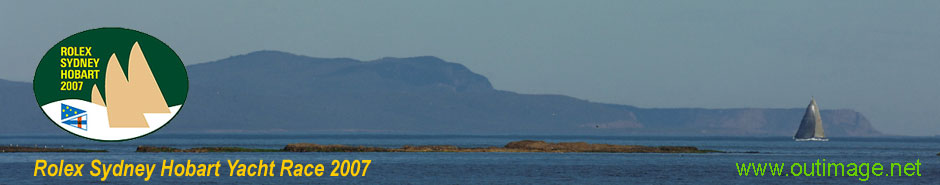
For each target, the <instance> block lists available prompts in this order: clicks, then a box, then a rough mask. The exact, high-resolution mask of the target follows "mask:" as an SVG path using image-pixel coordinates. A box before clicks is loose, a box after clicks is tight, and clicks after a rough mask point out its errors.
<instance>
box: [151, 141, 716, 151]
mask: <svg viewBox="0 0 940 185" xmlns="http://www.w3.org/2000/svg"><path fill="white" fill-rule="evenodd" d="M137 152H197V153H199V152H558V153H563V152H596V153H710V152H721V151H715V150H699V149H698V148H696V147H691V146H639V145H612V144H590V143H585V142H569V143H565V142H561V143H548V142H545V141H534V140H522V141H513V142H509V143H508V144H506V145H505V146H503V147H495V146H494V147H482V148H461V147H457V146H454V145H421V146H412V145H405V146H402V147H401V148H384V147H371V146H346V145H321V144H314V143H293V144H288V145H286V146H284V148H283V149H280V150H276V149H252V148H239V147H201V148H190V149H178V148H170V147H156V146H138V147H137Z"/></svg>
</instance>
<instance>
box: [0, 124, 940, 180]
mask: <svg viewBox="0 0 940 185" xmlns="http://www.w3.org/2000/svg"><path fill="white" fill-rule="evenodd" d="M523 139H531V140H545V141H549V142H576V141H584V142H588V143H607V144H626V145H649V146H667V145H669V146H695V147H698V148H700V149H711V150H720V151H725V152H729V153H706V154H655V153H647V154H641V153H632V154H621V153H449V152H430V153H320V152H311V153H292V152H267V153H249V152H241V153H239V152H235V153H137V152H134V151H135V150H136V147H137V146H138V145H151V146H168V147H175V148H192V147H217V146H234V147H245V148H265V149H280V148H283V147H284V145H286V144H288V143H298V142H309V143H318V144H343V145H352V146H357V145H363V146H376V147H401V146H403V145H457V146H459V147H491V146H503V145H505V144H506V143H508V142H510V141H517V140H523ZM830 139H831V140H830V141H829V142H795V141H793V140H792V139H791V138H788V137H622V136H474V135H307V134H261V135H258V134H198V135H197V134H158V135H150V136H146V137H142V138H139V139H136V140H132V141H127V142H95V141H89V140H85V139H81V138H78V137H75V136H70V135H69V136H64V135H3V136H0V144H3V145H11V144H12V145H18V146H37V147H65V148H82V149H103V150H108V151H109V152H107V153H0V184H76V183H79V184H97V183H118V184H139V183H143V182H144V181H143V178H141V177H114V176H111V177H108V178H107V180H106V181H105V182H102V181H101V180H100V177H92V176H90V175H89V174H88V171H90V170H91V169H89V168H90V167H89V166H88V165H87V163H90V162H91V161H92V160H95V159H98V160H100V161H102V162H104V163H119V162H120V160H125V162H126V163H138V164H139V163H151V164H157V170H159V168H160V165H161V163H162V161H163V160H175V161H176V162H180V161H183V162H185V161H187V160H192V161H193V163H215V162H216V161H221V163H222V167H221V169H220V174H221V175H222V176H221V177H214V176H210V177H171V176H163V177H161V176H159V172H154V173H155V174H154V176H153V177H151V179H150V180H149V182H148V183H155V184H179V183H186V184H287V183H291V184H320V183H322V184H335V183H343V184H406V183H407V184H755V183H761V184H764V183H769V184H817V183H819V184H859V183H874V184H936V183H938V182H940V156H936V154H937V152H940V138H938V137H889V138H838V137H834V138H830ZM755 152H756V153H755ZM38 159H43V160H47V161H50V163H57V162H58V161H59V160H65V161H67V162H71V163H85V164H86V167H85V169H83V171H85V172H83V173H84V174H83V175H84V177H41V176H40V177H35V176H33V173H34V171H33V170H34V166H35V161H36V160H38ZM229 159H231V160H233V161H234V160H241V161H242V162H243V163H244V162H254V163H257V162H258V161H259V160H264V161H265V163H267V162H269V161H275V163H278V164H277V165H278V166H280V161H281V160H284V159H290V160H293V161H294V162H295V163H305V164H306V163H320V164H324V165H327V169H326V174H329V173H330V171H331V170H332V169H331V167H330V166H329V164H330V162H331V161H332V160H372V163H371V164H370V166H369V168H368V171H367V173H366V174H365V176H358V177H351V176H347V177H329V176H326V175H325V176H322V177H279V176H275V177H228V173H229V170H228V166H227V164H226V160H229ZM822 159H825V160H826V162H840V163H844V164H848V163H859V164H861V163H882V164H883V165H885V173H887V172H888V171H887V170H888V168H889V167H890V165H889V164H890V163H901V164H902V165H903V164H905V163H909V162H910V163H913V162H915V161H916V160H920V163H921V165H920V173H921V176H910V177H909V176H874V175H871V174H870V175H869V176H870V177H869V178H867V179H866V181H865V182H862V181H861V180H859V178H860V177H847V176H837V177H831V176H830V177H816V176H814V177H806V176H800V177H794V176H770V175H769V172H768V174H765V175H764V176H754V175H753V173H751V174H750V175H749V176H741V175H739V171H738V168H737V166H736V164H740V163H751V162H753V163H768V162H769V163H786V164H787V165H788V166H787V167H788V168H789V165H790V164H792V163H807V164H810V165H811V163H814V162H816V161H817V160H822ZM277 171H278V170H277V169H276V170H275V173H277ZM783 172H784V173H790V169H784V171H783Z"/></svg>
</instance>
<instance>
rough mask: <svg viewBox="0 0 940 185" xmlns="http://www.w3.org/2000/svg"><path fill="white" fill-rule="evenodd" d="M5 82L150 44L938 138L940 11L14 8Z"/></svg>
mask: <svg viewBox="0 0 940 185" xmlns="http://www.w3.org/2000/svg"><path fill="white" fill-rule="evenodd" d="M5 4H6V5H5V6H0V23H2V25H4V26H3V29H0V49H2V52H0V53H2V54H3V58H4V59H3V60H0V65H2V66H3V67H0V78H2V79H10V80H16V81H31V79H32V74H33V71H34V70H35V66H36V64H37V63H38V61H39V60H40V58H41V55H42V54H43V53H44V52H45V51H46V50H48V49H49V47H51V46H52V45H53V44H55V43H56V42H58V41H59V40H60V39H62V38H65V37H67V36H69V35H71V34H73V33H76V32H79V31H83V30H87V29H93V28H98V27H115V26H116V27H126V28H131V29H136V30H140V31H143V32H147V33H149V34H151V35H154V36H156V37H157V38H159V39H161V40H163V41H164V42H166V43H167V44H169V45H170V46H171V47H173V48H174V49H175V50H176V52H177V53H179V55H180V57H181V58H182V59H183V61H184V62H185V63H187V64H195V63H201V62H207V61H213V60H218V59H221V58H224V57H228V56H232V55H238V54H244V53H248V52H251V51H257V50H281V51H286V52H291V53H296V54H301V55H308V56H315V57H349V58H355V59H360V60H372V59H377V58H381V57H386V56H392V57H408V56H423V55H432V56H437V57H440V58H443V59H445V60H448V61H451V62H458V63H461V64H464V65H466V66H467V67H469V68H470V69H472V70H474V71H475V72H477V73H480V74H483V75H485V76H487V77H489V78H490V80H491V81H492V82H493V84H494V86H496V88H498V89H503V90H510V91H517V92H522V93H537V94H565V95H570V96H574V97H578V98H583V99H588V100H591V101H596V102H608V103H618V104H629V105H635V106H640V107H704V108H734V107H772V108H795V107H799V108H802V107H805V106H806V104H807V103H808V102H809V98H810V96H815V97H816V99H817V100H818V103H819V106H820V107H822V108H823V109H839V108H848V109H855V110H858V111H860V112H862V113H863V114H864V115H866V116H867V117H868V119H869V120H871V121H872V123H873V125H874V126H875V128H877V129H879V130H881V131H883V132H887V133H889V134H903V135H938V134H940V121H938V120H940V83H938V79H940V73H937V72H936V71H937V70H938V69H940V13H937V12H938V10H940V1H893V2H886V1H855V0H853V1H848V0H846V1H771V2H765V1H743V0H742V1H721V0H719V1H544V0H536V1H393V2H390V1H329V2H324V1H276V2H275V1H149V2H126V1H89V2H85V1H81V2H72V1H66V2H58V1H15V2H7V3H5Z"/></svg>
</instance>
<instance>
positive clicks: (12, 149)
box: [0, 146, 108, 153]
mask: <svg viewBox="0 0 940 185" xmlns="http://www.w3.org/2000/svg"><path fill="white" fill-rule="evenodd" d="M6 152H108V151H107V150H87V149H72V148H48V147H42V148H40V147H25V146H0V153H6Z"/></svg>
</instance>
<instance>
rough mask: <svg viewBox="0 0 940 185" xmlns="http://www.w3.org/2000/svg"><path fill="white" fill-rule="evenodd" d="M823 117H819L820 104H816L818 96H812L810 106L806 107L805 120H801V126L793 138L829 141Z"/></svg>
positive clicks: (797, 139)
mask: <svg viewBox="0 0 940 185" xmlns="http://www.w3.org/2000/svg"><path fill="white" fill-rule="evenodd" d="M822 124H823V123H822V119H821V118H820V117H819V106H816V98H811V99H810V101H809V106H808V107H806V114H804V115H803V121H801V122H800V128H799V129H798V130H797V131H796V135H794V136H793V139H794V140H796V141H829V139H828V138H826V133H825V131H823V125H822Z"/></svg>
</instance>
